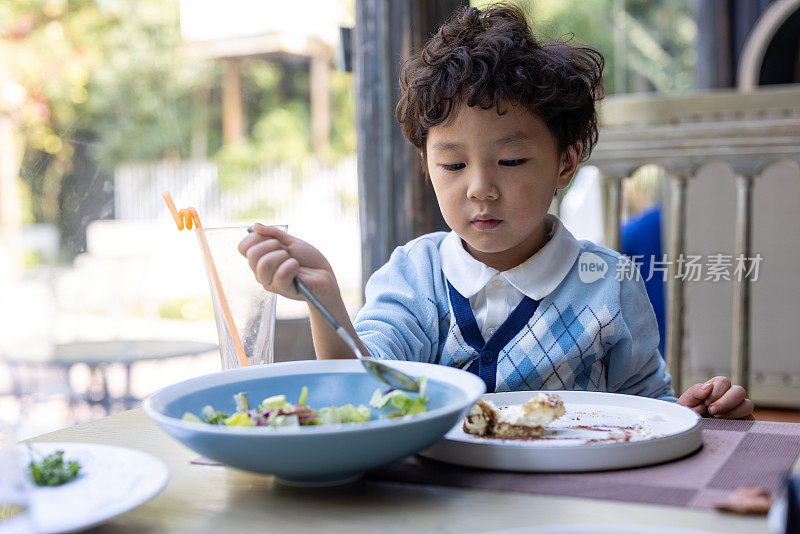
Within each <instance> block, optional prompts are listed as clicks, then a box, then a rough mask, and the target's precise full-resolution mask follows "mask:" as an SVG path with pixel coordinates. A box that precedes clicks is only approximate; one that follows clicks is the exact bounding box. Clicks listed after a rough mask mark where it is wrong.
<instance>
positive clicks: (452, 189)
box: [426, 104, 581, 271]
mask: <svg viewBox="0 0 800 534" xmlns="http://www.w3.org/2000/svg"><path fill="white" fill-rule="evenodd" d="M502 109H504V110H506V113H505V114H503V115H501V116H498V114H497V110H496V109H488V110H484V109H481V108H480V107H467V106H462V107H461V109H460V110H459V111H458V113H457V115H455V117H454V118H453V120H452V121H451V122H450V123H448V124H446V125H438V126H434V127H433V128H431V129H430V131H429V132H428V139H427V144H426V151H427V164H428V172H429V174H430V177H431V182H432V184H433V189H434V191H435V192H436V198H437V200H438V202H439V207H440V209H441V210H442V215H443V216H444V220H445V221H446V222H447V224H448V225H449V226H450V228H452V229H453V230H454V231H455V232H456V233H457V234H458V235H459V236H461V239H463V240H464V242H465V243H466V249H467V251H468V252H469V253H470V254H471V255H472V256H473V257H474V258H476V259H477V260H479V261H481V262H483V263H485V264H486V265H489V266H491V267H494V268H496V269H498V270H501V271H505V270H508V269H511V268H512V267H515V266H517V265H519V264H520V263H522V262H523V261H525V260H526V259H528V258H530V257H531V256H532V255H533V254H535V253H536V252H537V251H538V250H539V249H540V248H541V247H542V246H543V245H544V243H545V236H546V231H545V227H544V216H545V215H546V214H547V210H548V208H549V207H550V201H551V200H552V199H553V194H554V193H555V191H556V189H561V188H564V187H566V186H567V184H569V181H570V180H571V179H572V175H573V174H574V172H575V169H576V167H577V163H578V158H579V156H580V150H581V145H580V142H578V144H577V149H575V148H571V149H568V150H567V151H566V154H563V155H559V153H558V144H557V141H556V138H555V137H554V136H553V135H552V134H551V133H550V130H549V129H548V127H547V125H546V124H545V122H544V121H543V120H542V119H540V118H539V117H537V116H535V115H533V114H531V113H530V112H529V111H528V110H527V109H525V108H523V107H521V106H518V105H513V104H504V105H503V106H502Z"/></svg>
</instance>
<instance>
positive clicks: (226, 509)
mask: <svg viewBox="0 0 800 534" xmlns="http://www.w3.org/2000/svg"><path fill="white" fill-rule="evenodd" d="M31 441H78V442H89V443H105V444H109V445H119V446H124V447H130V448H134V449H138V450H141V451H144V452H146V453H150V454H152V455H153V456H156V457H158V458H160V459H161V460H163V461H164V462H165V463H166V464H167V465H168V466H169V469H170V472H171V475H170V480H169V483H168V484H167V487H166V488H165V489H164V491H163V492H162V493H161V494H160V495H158V496H157V497H155V498H154V499H152V500H151V501H150V502H148V503H146V504H144V505H142V506H141V507H139V508H137V509H135V510H132V511H130V512H128V513H126V514H124V515H122V516H119V517H117V518H116V519H113V520H111V521H109V522H108V523H105V524H104V525H103V526H100V527H98V528H97V529H96V530H93V531H92V532H97V533H98V534H100V533H106V532H114V533H118V532H187V533H188V532H192V533H194V532H214V533H216V532H237V533H239V532H242V533H247V532H253V533H259V534H262V533H263V532H348V533H351V532H377V531H388V532H391V531H394V532H404V533H406V532H409V531H412V532H413V531H416V532H434V531H435V532H487V531H491V530H497V529H505V528H514V527H523V526H535V525H558V524H579V523H586V524H592V525H650V526H653V525H662V526H665V527H672V528H681V527H682V528H693V529H697V530H701V531H703V530H708V531H710V532H720V533H723V532H724V533H732V534H735V533H742V534H758V533H766V532H767V523H766V519H765V518H763V517H738V516H732V515H728V514H721V513H717V512H710V511H698V510H684V509H680V508H672V507H665V506H652V505H641V504H628V503H619V502H611V501H600V500H589V499H577V498H565V497H551V496H541V495H529V494H519V493H509V492H492V491H476V490H463V489H451V488H440V487H431V486H416V485H404V484H391V483H384V482H372V481H369V482H367V481H359V482H356V483H353V484H350V485H347V486H341V487H334V488H326V489H303V488H293V487H287V486H283V485H281V484H278V483H276V482H275V481H274V480H273V478H272V477H269V476H261V475H255V474H250V473H246V472H242V471H237V470H234V469H230V468H226V467H211V466H202V465H193V464H190V463H189V461H190V460H191V459H193V458H196V457H197V454H196V453H195V452H193V451H191V450H189V449H187V448H185V447H184V446H183V445H181V444H180V443H178V442H177V441H175V440H173V439H172V438H170V437H169V436H168V435H167V434H165V433H164V432H162V431H161V430H160V429H159V428H158V427H157V426H156V424H155V423H153V422H152V421H150V419H149V418H148V417H147V416H146V415H145V414H144V412H143V411H142V410H141V409H135V410H130V411H127V412H123V413H119V414H116V415H112V416H110V417H105V418H103V419H100V420H97V421H93V422H91V423H86V424H82V425H78V426H74V427H70V428H65V429H63V430H59V431H57V432H52V433H50V434H45V435H43V436H39V437H37V438H34V439H32V440H31ZM253 452H254V454H255V453H256V451H253Z"/></svg>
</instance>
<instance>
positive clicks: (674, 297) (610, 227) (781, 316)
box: [588, 86, 800, 406]
mask: <svg viewBox="0 0 800 534" xmlns="http://www.w3.org/2000/svg"><path fill="white" fill-rule="evenodd" d="M601 124H602V129H601V133H600V141H599V143H598V145H597V147H596V148H595V150H594V152H593V154H592V157H591V159H590V160H589V162H588V163H589V164H591V165H595V166H597V167H598V168H599V169H600V171H601V173H602V174H603V176H604V197H605V202H604V207H605V210H604V211H605V215H606V225H605V228H606V243H607V244H608V245H609V246H611V247H612V248H618V246H619V243H620V233H619V232H620V219H621V214H622V206H623V203H624V202H623V197H622V195H623V190H624V187H623V184H624V182H625V180H627V179H628V178H629V177H630V176H631V175H632V174H633V173H634V172H635V171H636V170H637V169H639V168H641V167H642V166H644V165H648V164H656V165H658V166H660V167H661V168H662V169H663V170H664V172H665V174H666V175H667V176H668V179H669V181H670V185H671V187H670V194H669V195H668V198H667V203H666V204H667V205H666V206H665V209H664V211H663V213H664V220H663V226H664V228H665V229H666V231H665V232H664V234H665V239H664V240H663V242H664V243H665V247H664V248H665V252H666V253H667V255H668V259H669V261H670V262H671V263H670V269H671V270H670V275H669V277H668V281H667V340H666V341H667V343H666V344H667V348H666V352H667V354H666V357H667V364H668V366H669V369H670V372H671V373H672V375H673V379H674V381H675V383H676V385H677V386H678V388H680V387H681V386H685V385H688V383H689V382H692V381H694V380H697V379H702V378H703V376H704V375H712V376H713V374H731V375H732V377H733V379H734V381H736V382H738V383H740V384H742V385H745V386H748V385H749V386H750V388H749V389H750V392H751V395H752V396H753V397H754V399H755V400H757V401H759V400H760V401H762V402H766V403H769V404H775V405H791V406H800V387H798V385H800V360H798V358H797V356H796V344H795V343H794V332H795V331H796V330H797V327H796V319H797V313H796V311H795V307H796V299H797V298H798V297H800V282H798V279H797V278H796V277H795V276H794V273H795V271H796V267H797V265H798V263H797V260H798V258H800V241H798V240H797V236H796V235H795V234H796V232H797V228H800V210H798V206H800V167H798V163H800V87H798V86H783V87H773V88H762V89H760V90H758V91H754V92H751V93H741V92H736V91H733V90H727V91H715V92H708V93H698V94H692V95H686V96H670V97H665V96H652V95H630V96H620V97H611V98H609V99H607V100H606V101H605V102H604V103H603V107H602V119H601ZM754 188H755V190H756V191H755V192H754ZM765 251H768V252H766V253H765ZM722 252H725V253H727V254H730V255H732V256H733V257H734V258H738V257H743V258H753V257H755V256H756V255H757V254H762V255H763V265H762V275H761V276H760V278H759V279H758V281H757V282H756V281H754V280H750V279H748V278H747V277H745V278H743V279H731V280H725V281H723V283H719V284H714V287H713V288H712V287H710V286H709V284H705V285H704V284H702V283H692V282H687V281H686V280H685V277H684V276H682V274H685V273H681V272H679V266H680V263H679V261H677V260H678V258H680V257H686V256H687V255H691V254H696V253H701V254H706V255H712V254H716V253H722ZM726 353H727V354H726ZM751 355H752V357H751ZM725 359H727V364H726V362H725ZM687 364H688V365H687ZM705 378H709V376H705Z"/></svg>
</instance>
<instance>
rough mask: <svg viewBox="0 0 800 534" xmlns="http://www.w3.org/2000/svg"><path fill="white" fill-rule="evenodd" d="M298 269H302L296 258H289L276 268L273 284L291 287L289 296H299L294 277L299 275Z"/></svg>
mask: <svg viewBox="0 0 800 534" xmlns="http://www.w3.org/2000/svg"><path fill="white" fill-rule="evenodd" d="M298 271H300V263H299V262H298V261H297V260H296V259H294V258H289V259H288V260H286V261H284V262H283V263H281V264H280V265H279V266H278V268H277V269H275V275H274V276H273V277H272V283H273V285H274V286H275V287H282V288H291V290H290V291H291V294H290V295H289V296H291V295H294V296H299V294H298V293H297V290H296V289H295V287H294V277H295V276H297V273H298Z"/></svg>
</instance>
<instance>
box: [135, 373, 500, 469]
mask: <svg viewBox="0 0 800 534" xmlns="http://www.w3.org/2000/svg"><path fill="white" fill-rule="evenodd" d="M390 365H392V366H394V367H396V368H397V369H399V370H400V371H403V372H404V373H406V374H409V375H411V376H413V377H415V378H416V379H417V380H419V381H420V386H421V387H420V392H419V393H411V394H407V393H405V392H402V391H399V390H387V389H386V386H385V385H383V384H382V383H381V382H379V381H378V380H377V379H376V378H375V377H373V376H372V375H371V374H369V373H367V372H366V371H364V369H363V367H362V366H361V363H360V362H359V361H357V360H312V361H298V362H284V363H277V364H270V365H257V366H251V367H243V368H239V369H229V370H226V371H222V372H219V373H214V374H211V375H206V376H202V377H197V378H192V379H189V380H185V381H183V382H180V383H177V384H173V385H171V386H167V387H165V388H163V389H161V390H160V391H157V392H156V393H153V394H152V395H150V396H149V397H147V398H146V399H145V401H144V410H145V412H146V413H147V415H148V416H149V417H150V418H151V419H153V420H154V421H155V422H156V423H157V424H158V425H159V426H160V427H161V428H162V429H163V430H164V431H165V432H167V433H168V434H169V435H171V436H172V437H173V438H175V439H177V440H178V441H180V442H181V443H183V444H184V445H185V446H187V447H189V448H190V449H192V450H193V451H195V452H196V453H199V454H201V455H203V456H205V457H207V458H209V459H212V460H215V461H217V462H219V463H222V464H225V465H228V466H231V467H235V468H238V469H242V470H246V471H252V472H256V473H263V474H271V475H275V476H276V477H277V478H278V479H280V480H283V481H288V482H293V483H313V484H328V483H337V482H342V481H346V480H351V479H353V478H357V477H358V476H360V474H361V473H363V472H364V471H366V470H368V469H371V468H374V467H378V466H380V465H383V464H386V463H389V462H392V461H394V460H397V459H400V458H403V457H405V456H408V455H410V454H414V453H416V452H418V451H421V450H422V449H425V448H427V447H429V446H431V445H432V444H433V443H435V442H436V441H438V440H439V439H441V438H442V436H444V434H445V433H447V431H448V430H450V428H452V427H453V426H454V425H455V424H457V423H458V422H459V421H460V420H461V419H462V418H463V417H464V416H465V415H466V413H467V411H468V410H469V408H470V407H471V406H472V405H473V404H474V403H475V401H476V400H477V399H478V397H479V396H480V395H481V394H482V393H483V392H484V389H485V386H484V383H483V381H482V380H481V379H480V378H478V377H477V376H475V375H473V374H470V373H468V372H466V371H462V370H460V369H456V368H452V367H445V366H442V365H434V364H428V363H419V362H391V363H390ZM243 393H244V394H243Z"/></svg>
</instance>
